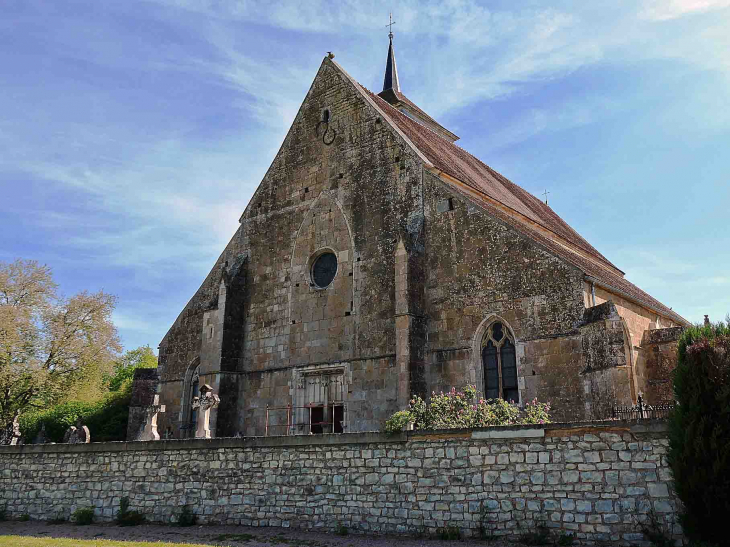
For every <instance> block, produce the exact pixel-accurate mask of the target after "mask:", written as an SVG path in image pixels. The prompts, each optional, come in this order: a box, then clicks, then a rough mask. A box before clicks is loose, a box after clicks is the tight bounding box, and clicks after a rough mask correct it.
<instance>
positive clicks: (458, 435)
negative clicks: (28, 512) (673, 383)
mask: <svg viewBox="0 0 730 547" xmlns="http://www.w3.org/2000/svg"><path fill="white" fill-rule="evenodd" d="M666 430H667V421H666V420H664V419H652V420H601V421H592V422H569V423H551V424H545V425H544V426H540V427H536V426H534V425H517V426H497V427H482V428H475V429H441V430H418V431H408V432H405V431H404V432H402V433H398V434H395V435H389V434H386V433H381V432H378V431H370V432H362V433H334V434H323V435H292V436H276V437H223V438H216V439H173V440H160V441H133V442H126V441H117V442H104V443H89V444H55V443H49V444H25V445H19V446H0V454H48V453H89V452H148V451H160V450H217V449H220V448H281V447H288V446H336V445H345V444H349V445H353V444H370V443H406V442H408V441H421V440H423V441H426V440H428V441H434V440H449V439H474V440H477V439H484V440H486V439H530V438H544V437H569V436H573V435H581V434H583V433H592V432H629V433H661V432H664V431H666Z"/></svg>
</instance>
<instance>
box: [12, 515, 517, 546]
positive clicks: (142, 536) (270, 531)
mask: <svg viewBox="0 0 730 547" xmlns="http://www.w3.org/2000/svg"><path fill="white" fill-rule="evenodd" d="M3 535H18V536H36V537H43V538H76V539H114V540H129V541H166V542H177V543H200V544H205V545H214V546H220V547H272V546H278V547H365V546H367V547H390V546H392V545H398V547H446V546H451V547H455V546H456V545H466V546H477V545H478V546H481V547H508V546H509V547H521V544H519V543H513V542H508V541H489V542H487V541H478V540H470V541H463V542H459V541H445V540H437V539H418V538H412V537H406V536H365V535H359V534H348V535H346V536H337V535H334V534H328V533H324V532H309V531H302V530H294V529H290V528H249V527H244V526H191V527H189V528H176V527H173V526H162V525H156V524H145V525H142V526H134V527H127V528H121V527H119V526H115V525H91V526H75V525H73V524H68V523H66V524H56V525H50V524H46V523H45V522H38V521H31V522H17V521H13V522H0V536H3Z"/></svg>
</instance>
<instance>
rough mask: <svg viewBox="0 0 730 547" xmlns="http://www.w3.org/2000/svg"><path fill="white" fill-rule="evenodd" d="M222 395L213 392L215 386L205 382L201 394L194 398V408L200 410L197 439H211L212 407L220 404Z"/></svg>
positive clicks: (196, 432)
mask: <svg viewBox="0 0 730 547" xmlns="http://www.w3.org/2000/svg"><path fill="white" fill-rule="evenodd" d="M220 402H221V399H220V397H218V395H216V394H215V393H213V388H212V387H210V386H209V385H208V384H205V385H204V386H202V387H201V388H200V396H199V397H195V399H193V409H194V410H197V411H198V423H197V429H196V430H195V438H196V439H210V438H211V434H210V409H211V408H214V407H216V406H218V404H219V403H220Z"/></svg>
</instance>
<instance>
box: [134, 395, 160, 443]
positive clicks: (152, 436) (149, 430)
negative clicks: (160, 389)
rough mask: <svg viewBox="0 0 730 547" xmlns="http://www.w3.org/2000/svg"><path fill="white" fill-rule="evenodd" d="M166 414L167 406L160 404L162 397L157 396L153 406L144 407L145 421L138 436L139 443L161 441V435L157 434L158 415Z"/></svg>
mask: <svg viewBox="0 0 730 547" xmlns="http://www.w3.org/2000/svg"><path fill="white" fill-rule="evenodd" d="M160 412H165V405H161V404H160V396H159V395H157V394H156V395H155V396H154V399H153V400H152V404H151V405H149V406H146V407H144V413H145V421H144V424H143V425H142V428H141V429H140V432H139V435H137V439H136V440H138V441H159V440H160V434H159V433H158V432H157V415H158V414H159V413H160Z"/></svg>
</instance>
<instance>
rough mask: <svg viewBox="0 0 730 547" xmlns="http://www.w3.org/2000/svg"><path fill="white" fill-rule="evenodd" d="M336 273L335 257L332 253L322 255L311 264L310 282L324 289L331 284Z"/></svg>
mask: <svg viewBox="0 0 730 547" xmlns="http://www.w3.org/2000/svg"><path fill="white" fill-rule="evenodd" d="M336 273H337V257H336V256H335V254H334V253H323V254H321V255H319V256H318V257H317V259H316V260H315V261H314V264H312V281H313V282H314V284H315V286H317V287H319V288H320V289H324V288H325V287H327V286H329V284H330V283H332V280H333V279H334V278H335V274H336Z"/></svg>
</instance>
